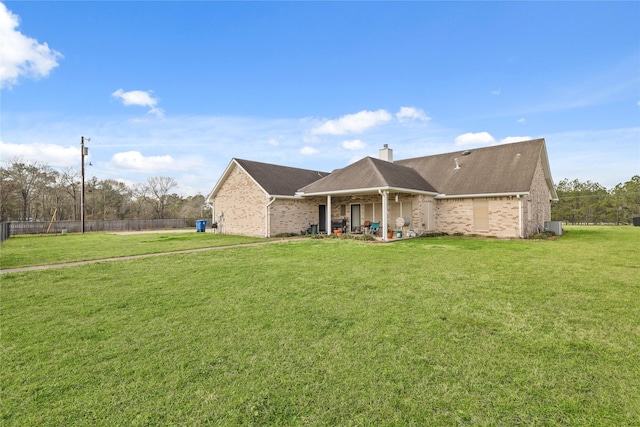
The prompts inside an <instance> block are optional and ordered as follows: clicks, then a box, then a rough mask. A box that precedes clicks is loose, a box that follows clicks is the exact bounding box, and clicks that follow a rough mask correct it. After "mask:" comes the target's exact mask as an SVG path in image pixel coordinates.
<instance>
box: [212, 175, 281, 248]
mask: <svg viewBox="0 0 640 427" xmlns="http://www.w3.org/2000/svg"><path fill="white" fill-rule="evenodd" d="M267 203H269V199H268V198H267V195H266V194H265V192H264V191H263V190H262V189H261V188H260V187H258V185H257V184H256V183H255V182H254V181H253V180H252V179H251V178H250V177H249V176H248V175H247V174H246V173H245V172H244V170H242V168H240V167H238V165H234V166H233V169H232V170H231V173H230V174H229V176H228V177H227V179H226V180H225V181H224V182H223V183H222V186H221V187H220V190H219V191H218V193H217V195H216V197H215V198H214V199H213V207H214V215H215V216H214V219H213V220H214V221H217V220H218V216H219V215H220V214H221V213H222V214H223V215H224V218H223V220H222V221H220V223H219V227H220V229H219V231H220V232H222V233H224V234H238V235H243V236H256V237H264V236H265V235H266V234H265V206H266V205H267Z"/></svg>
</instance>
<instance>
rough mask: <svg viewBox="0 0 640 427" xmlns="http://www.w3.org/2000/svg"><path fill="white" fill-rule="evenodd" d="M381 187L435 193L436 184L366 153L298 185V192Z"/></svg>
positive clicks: (409, 170) (329, 191)
mask: <svg viewBox="0 0 640 427" xmlns="http://www.w3.org/2000/svg"><path fill="white" fill-rule="evenodd" d="M384 188H403V189H407V190H414V191H421V192H432V193H437V191H436V190H435V188H433V187H432V186H431V185H430V184H429V183H428V182H427V181H425V179H424V178H423V177H422V176H420V174H419V173H418V172H416V171H415V170H414V169H412V168H410V167H406V166H402V165H400V164H397V163H391V162H386V161H384V160H380V159H374V158H372V157H365V158H363V159H360V160H358V161H357V162H355V163H353V164H351V165H349V166H347V167H345V168H342V169H338V170H336V171H334V172H332V173H331V174H330V175H328V176H326V177H324V178H322V179H320V180H317V181H315V182H313V183H311V184H309V185H307V186H305V187H302V188H300V190H299V192H300V193H304V194H305V195H307V194H326V193H331V192H346V191H350V190H363V189H367V190H370V191H373V190H376V189H384Z"/></svg>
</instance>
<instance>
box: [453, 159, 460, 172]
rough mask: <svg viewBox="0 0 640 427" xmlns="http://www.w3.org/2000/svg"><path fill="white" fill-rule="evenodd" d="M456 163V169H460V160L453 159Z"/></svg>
mask: <svg viewBox="0 0 640 427" xmlns="http://www.w3.org/2000/svg"><path fill="white" fill-rule="evenodd" d="M453 160H454V161H455V162H456V169H460V163H458V158H457V157H456V158H455V159H453Z"/></svg>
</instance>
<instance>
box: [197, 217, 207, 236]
mask: <svg viewBox="0 0 640 427" xmlns="http://www.w3.org/2000/svg"><path fill="white" fill-rule="evenodd" d="M206 230H207V220H206V219H199V220H197V221H196V232H198V233H199V232H203V233H204V232H205V231H206Z"/></svg>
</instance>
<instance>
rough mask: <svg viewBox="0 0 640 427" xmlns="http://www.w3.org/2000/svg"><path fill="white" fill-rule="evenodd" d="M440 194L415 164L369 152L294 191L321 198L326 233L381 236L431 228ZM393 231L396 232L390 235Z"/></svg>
mask: <svg viewBox="0 0 640 427" xmlns="http://www.w3.org/2000/svg"><path fill="white" fill-rule="evenodd" d="M437 194H438V193H437V191H436V190H435V189H434V188H433V187H432V186H431V185H430V184H429V183H427V182H426V181H425V180H424V179H423V178H422V177H421V176H420V175H419V174H418V173H417V172H416V171H415V170H414V169H412V168H409V167H405V166H401V165H397V164H394V163H392V162H390V161H386V160H380V159H374V158H371V157H365V158H364V159H362V160H359V161H358V162H356V163H353V164H351V165H349V166H347V167H345V168H343V169H340V170H337V171H335V172H333V173H332V174H330V175H328V176H326V177H324V178H322V179H320V180H318V181H316V182H313V183H311V184H309V185H307V186H306V187H303V188H301V189H300V190H299V191H298V192H297V193H296V195H297V196H302V197H305V198H307V197H309V198H311V197H313V198H318V200H320V201H321V202H319V203H318V207H319V212H320V215H319V220H320V222H321V230H322V229H324V230H325V231H326V232H327V233H328V234H331V233H336V232H346V233H356V234H357V233H372V234H374V235H376V236H379V237H380V238H381V239H382V240H383V241H387V240H389V239H391V238H396V237H398V231H400V234H401V235H405V234H406V233H407V232H408V231H409V230H412V229H420V230H422V229H424V228H425V227H426V228H430V227H431V226H432V224H428V222H430V221H433V220H432V215H433V206H432V205H433V198H434V197H435V196H436V195H437ZM323 206H324V208H323ZM323 210H324V212H325V215H324V217H323V215H322V211H323ZM323 221H324V224H322V222H323ZM389 231H391V232H392V233H394V234H392V236H391V237H389V235H388V234H387V233H388V232H389Z"/></svg>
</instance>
